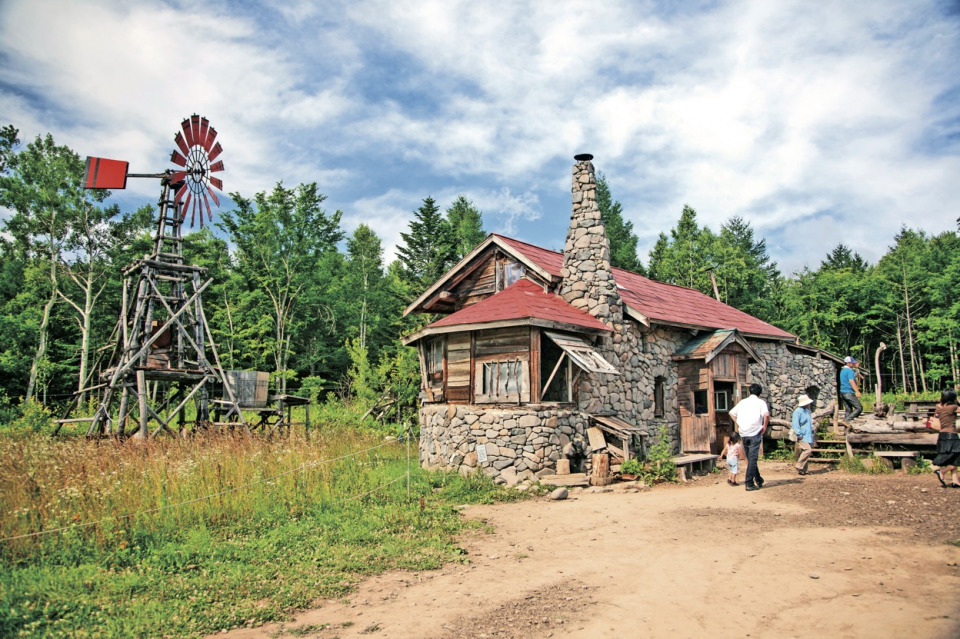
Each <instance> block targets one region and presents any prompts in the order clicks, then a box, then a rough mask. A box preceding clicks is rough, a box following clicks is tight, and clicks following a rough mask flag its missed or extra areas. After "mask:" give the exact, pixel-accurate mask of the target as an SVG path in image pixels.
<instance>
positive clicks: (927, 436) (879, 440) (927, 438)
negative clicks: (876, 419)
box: [847, 433, 937, 446]
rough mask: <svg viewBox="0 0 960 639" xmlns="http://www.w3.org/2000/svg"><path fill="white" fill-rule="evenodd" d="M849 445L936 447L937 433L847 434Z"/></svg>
mask: <svg viewBox="0 0 960 639" xmlns="http://www.w3.org/2000/svg"><path fill="white" fill-rule="evenodd" d="M847 443H849V444H903V445H905V446H936V445H937V433H892V434H873V433H847Z"/></svg>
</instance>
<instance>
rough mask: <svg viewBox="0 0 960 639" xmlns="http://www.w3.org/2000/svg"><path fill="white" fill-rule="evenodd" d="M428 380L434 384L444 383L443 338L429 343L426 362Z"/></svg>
mask: <svg viewBox="0 0 960 639" xmlns="http://www.w3.org/2000/svg"><path fill="white" fill-rule="evenodd" d="M424 363H425V365H426V367H427V379H429V380H430V381H433V382H440V381H443V338H437V339H432V340H430V341H428V342H427V346H426V362H424Z"/></svg>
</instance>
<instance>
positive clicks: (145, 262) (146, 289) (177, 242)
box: [84, 115, 243, 437]
mask: <svg viewBox="0 0 960 639" xmlns="http://www.w3.org/2000/svg"><path fill="white" fill-rule="evenodd" d="M216 139H217V132H216V130H215V129H214V128H213V127H212V126H210V123H209V122H208V121H207V119H206V118H203V117H200V116H199V115H193V116H191V117H189V118H187V119H185V120H184V121H183V123H182V124H181V131H178V132H177V135H176V137H175V138H174V140H175V142H176V145H177V148H176V149H174V151H173V154H172V155H171V157H170V160H171V161H172V162H173V163H174V165H175V166H176V168H173V169H168V170H166V171H164V172H163V173H157V174H136V173H128V172H127V168H128V165H129V164H128V163H127V162H123V161H119V160H108V159H106V158H97V157H88V158H87V166H86V171H85V173H84V187H85V188H89V189H122V188H125V187H126V181H127V178H128V177H146V178H157V179H159V180H160V184H161V195H160V203H159V207H160V211H159V215H158V216H157V225H156V233H155V235H154V238H153V239H154V242H153V252H152V253H151V254H149V255H146V256H144V257H143V258H142V259H139V260H136V261H135V262H134V263H133V264H131V265H130V266H129V267H127V268H126V270H125V271H124V281H123V304H122V308H121V315H120V318H119V322H118V327H119V329H120V330H119V338H118V340H117V342H116V346H115V348H114V351H113V355H112V358H111V362H110V365H109V367H108V368H107V369H106V370H105V371H104V373H103V374H102V376H101V382H102V383H103V385H104V386H105V387H106V388H105V390H104V393H103V399H102V402H101V404H100V406H99V408H98V409H97V411H96V412H95V413H94V416H93V418H92V422H91V424H90V428H89V430H88V431H87V435H88V436H102V435H110V434H113V435H124V434H125V425H126V423H127V420H128V419H135V420H136V421H137V423H138V424H139V427H138V428H137V429H136V434H137V435H138V436H141V437H149V436H155V435H157V434H159V433H161V432H167V433H169V434H171V435H173V434H176V433H178V432H179V433H184V432H185V431H186V430H188V429H189V427H190V425H191V423H192V425H193V427H194V428H198V427H204V426H205V425H207V424H209V423H210V406H209V403H210V397H209V387H210V385H211V384H213V383H215V382H219V383H220V384H221V385H222V386H223V388H224V390H225V391H226V393H227V398H226V399H225V400H224V401H223V402H220V403H221V405H225V408H226V412H227V415H226V417H225V419H231V418H232V419H233V420H235V421H237V422H238V423H239V424H241V425H242V424H243V417H242V415H241V414H240V410H239V406H238V404H237V401H236V398H235V396H234V394H233V391H232V389H231V388H230V385H229V384H226V383H224V382H225V375H224V372H223V368H222V366H221V365H220V358H219V356H218V355H217V351H216V347H215V344H214V341H213V337H212V336H211V334H210V328H209V326H208V325H207V320H206V317H205V316H204V314H203V304H202V301H201V300H202V297H201V296H202V293H203V291H204V289H206V288H207V286H209V285H210V283H211V282H212V281H213V280H212V279H208V280H206V281H203V277H204V275H205V274H206V269H204V268H202V267H200V266H195V265H193V264H186V263H184V259H183V251H182V244H183V236H182V234H181V229H182V226H183V222H184V220H185V218H186V215H187V212H188V211H189V212H190V225H191V226H193V222H194V220H195V217H196V214H197V212H199V213H200V225H201V226H202V225H203V216H204V213H206V215H207V219H208V220H212V219H213V214H212V212H211V209H210V200H213V202H214V203H215V204H216V205H217V206H219V205H220V201H219V199H218V198H217V195H216V194H215V193H214V191H213V190H212V189H211V187H212V188H214V189H217V190H220V191H222V189H223V182H222V181H221V180H220V179H219V178H217V177H215V176H214V175H213V174H214V173H218V172H220V171H223V161H222V160H219V159H218V158H219V156H220V154H221V153H222V152H223V149H222V147H221V146H220V143H219V142H217V141H216ZM151 390H152V391H156V392H153V393H149V391H151ZM148 393H149V394H148ZM117 399H119V408H118V410H117V412H116V413H114V411H113V405H114V402H115V401H116V400H117ZM191 401H192V402H193V404H194V406H195V417H194V419H193V420H192V422H191V421H188V419H187V407H188V405H189V403H190V402H191ZM174 422H176V423H174Z"/></svg>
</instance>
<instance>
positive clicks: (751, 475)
mask: <svg viewBox="0 0 960 639" xmlns="http://www.w3.org/2000/svg"><path fill="white" fill-rule="evenodd" d="M762 392H763V387H762V386H760V384H750V395H749V396H748V397H745V398H744V399H741V400H740V401H739V402H737V405H736V406H734V407H733V410H731V411H730V417H731V418H732V419H733V423H734V425H735V426H736V428H737V432H739V433H740V440H741V441H742V442H743V447H744V449H745V450H746V452H747V478H746V479H745V480H744V482H743V483H744V484H745V485H746V488H747V490H757V489H758V488H763V477H761V476H760V470H759V469H758V468H757V459H758V458H759V457H760V447H761V446H762V445H763V434H764V433H765V432H767V425H768V424H769V423H770V409H769V408H768V407H767V403H766V402H765V401H763V400H762V399H760V393H762Z"/></svg>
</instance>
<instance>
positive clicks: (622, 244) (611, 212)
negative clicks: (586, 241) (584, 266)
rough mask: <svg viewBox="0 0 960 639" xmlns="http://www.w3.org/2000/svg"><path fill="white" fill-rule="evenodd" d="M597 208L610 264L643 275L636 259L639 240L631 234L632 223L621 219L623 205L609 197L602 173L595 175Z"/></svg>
mask: <svg viewBox="0 0 960 639" xmlns="http://www.w3.org/2000/svg"><path fill="white" fill-rule="evenodd" d="M597 207H598V208H599V209H600V219H601V220H602V221H603V225H604V227H605V229H606V233H607V240H609V241H610V264H611V265H612V266H614V267H616V268H622V269H624V270H626V271H631V272H633V273H640V274H641V275H643V274H644V269H643V264H642V263H641V262H640V258H639V257H637V243H638V242H639V241H640V239H639V238H638V237H637V236H636V234H634V232H633V222H629V221H627V220H624V219H623V205H621V204H620V202H619V201H617V200H614V199H613V196H611V194H610V186H609V185H608V184H607V178H606V176H604V175H603V174H602V173H600V174H598V175H597Z"/></svg>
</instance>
